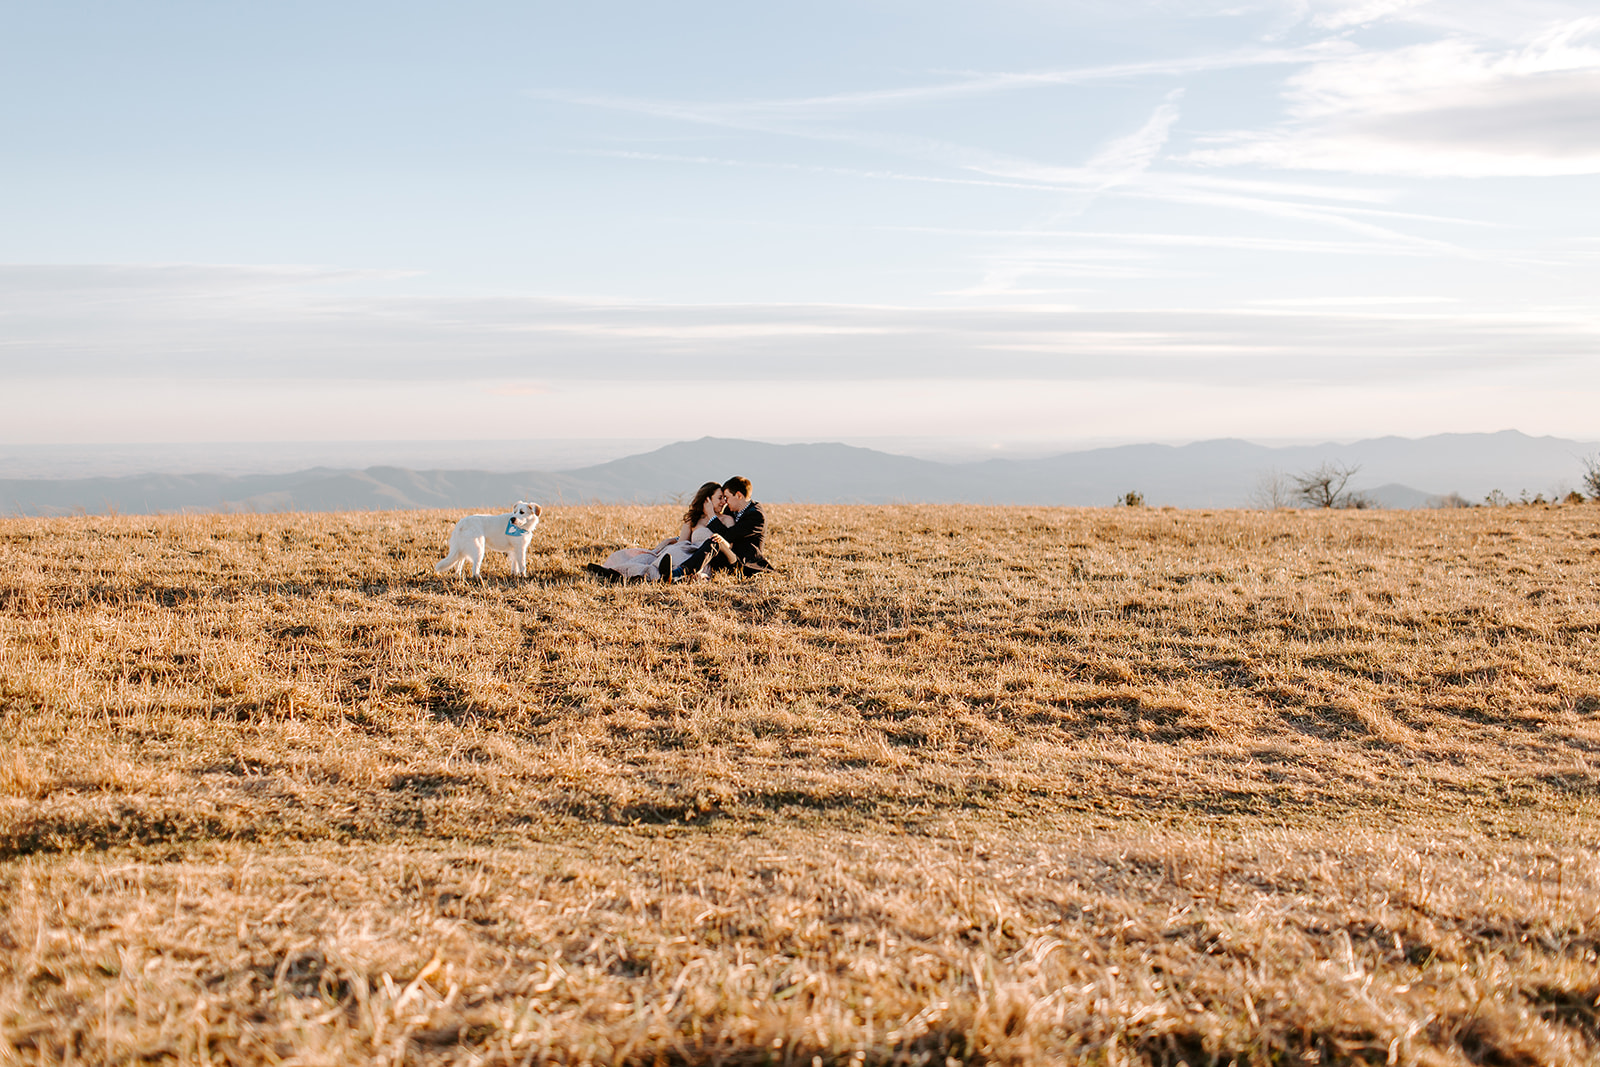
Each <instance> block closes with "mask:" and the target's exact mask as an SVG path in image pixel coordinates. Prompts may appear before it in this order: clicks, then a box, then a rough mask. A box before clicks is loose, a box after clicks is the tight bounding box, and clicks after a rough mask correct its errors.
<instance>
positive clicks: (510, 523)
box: [506, 516, 528, 537]
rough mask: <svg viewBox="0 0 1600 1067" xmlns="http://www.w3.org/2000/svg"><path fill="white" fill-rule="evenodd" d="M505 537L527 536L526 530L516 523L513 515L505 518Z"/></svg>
mask: <svg viewBox="0 0 1600 1067" xmlns="http://www.w3.org/2000/svg"><path fill="white" fill-rule="evenodd" d="M506 536H507V537H527V536H528V531H527V530H524V529H523V528H522V527H520V526H518V525H517V520H516V518H515V516H513V517H512V518H509V519H507V520H506Z"/></svg>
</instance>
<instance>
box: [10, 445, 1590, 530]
mask: <svg viewBox="0 0 1600 1067" xmlns="http://www.w3.org/2000/svg"><path fill="white" fill-rule="evenodd" d="M1596 448H1597V445H1596V444H1595V443H1586V442H1579V441H1573V440H1568V439H1564V438H1556V437H1548V436H1546V437H1532V436H1529V435H1527V434H1523V433H1521V432H1519V431H1516V430H1502V431H1499V432H1497V433H1484V434H1436V435H1433V436H1430V437H1423V438H1406V437H1397V436H1388V437H1380V438H1369V439H1365V440H1360V441H1354V442H1350V443H1348V444H1339V443H1334V442H1329V443H1326V444H1321V445H1287V446H1268V445H1258V444H1254V443H1252V442H1249V441H1243V440H1240V439H1237V438H1218V439H1215V440H1210V441H1197V442H1194V443H1192V444H1187V445H1162V444H1134V445H1117V446H1110V447H1104V448H1096V449H1086V450H1083V451H1078V452H1064V453H1060V454H1058V455H1055V456H1048V457H1043V458H1038V459H984V460H970V461H964V462H956V463H951V462H941V461H936V460H928V459H918V458H916V457H912V456H903V455H898V454H895V453H890V452H882V451H878V450H876V449H870V448H863V447H860V446H856V445H845V444H839V443H833V442H818V443H812V444H770V443H767V442H761V441H748V440H741V439H737V438H719V437H702V438H699V439H697V440H693V441H678V442H674V443H672V444H668V445H664V446H662V447H660V448H656V449H652V450H650V451H648V452H642V453H639V454H638V455H633V456H627V457H623V458H621V459H616V460H611V461H608V462H605V463H598V464H593V465H590V466H587V467H580V468H577V469H572V470H564V471H556V472H546V471H533V470H529V471H518V472H512V473H500V472H491V471H481V470H438V469H413V468H407V467H395V466H373V467H367V468H364V469H361V470H352V469H341V468H334V467H311V468H307V469H306V470H302V471H295V472H292V473H289V474H244V475H226V474H147V475H119V476H115V477H100V478H68V479H15V478H14V479H3V480H0V514H4V515H52V514H54V515H60V514H73V513H95V512H102V511H112V512H119V513H122V514H159V513H165V512H184V511H263V512H265V511H363V510H371V511H386V510H414V509H420V508H476V507H486V508H499V507H503V506H509V504H510V503H511V502H512V501H514V500H518V499H535V500H539V501H541V502H548V503H556V504H559V503H580V502H597V503H660V502H665V501H675V500H681V499H684V498H686V497H687V496H689V495H690V494H692V493H693V491H694V488H695V486H696V485H697V484H698V483H699V481H700V480H702V479H713V478H714V479H716V480H718V481H721V480H723V479H725V478H727V477H729V476H731V475H733V474H735V473H739V474H744V475H745V476H746V477H749V478H751V480H752V481H753V482H754V483H755V485H756V495H757V496H758V497H760V498H761V499H765V500H768V501H769V502H785V501H788V502H811V503H862V504H868V503H912V502H920V503H973V504H1034V505H1062V506H1093V505H1109V504H1113V503H1116V502H1117V501H1118V500H1120V499H1122V498H1123V496H1124V495H1125V494H1127V493H1129V492H1136V493H1139V494H1140V495H1142V496H1143V497H1144V499H1145V501H1146V502H1147V503H1148V504H1151V505H1174V506H1178V507H1242V506H1248V505H1250V504H1252V503H1259V502H1261V501H1260V500H1259V499H1253V498H1259V497H1261V496H1262V495H1263V490H1264V484H1263V479H1266V478H1270V477H1272V475H1273V473H1274V472H1276V474H1277V475H1278V480H1279V483H1280V486H1281V485H1282V484H1283V483H1284V481H1285V480H1286V479H1287V478H1288V477H1289V476H1292V475H1293V474H1295V473H1298V472H1302V471H1306V470H1311V469H1314V468H1315V467H1317V466H1318V465H1320V464H1321V463H1325V462H1331V463H1340V464H1344V465H1347V466H1357V467H1359V468H1360V469H1359V472H1358V474H1357V476H1356V477H1355V478H1352V480H1351V485H1350V488H1351V489H1353V490H1357V491H1361V492H1364V493H1365V494H1366V495H1368V496H1369V497H1370V498H1371V499H1372V500H1373V501H1374V502H1375V503H1377V504H1378V505H1379V506H1388V507H1416V506H1422V505H1424V504H1426V503H1427V502H1429V501H1430V500H1434V499H1437V498H1440V497H1443V496H1445V495H1446V494H1457V495H1458V496H1460V497H1464V498H1466V499H1468V500H1479V499H1482V498H1483V497H1484V496H1486V495H1487V494H1489V493H1490V492H1492V491H1495V490H1499V491H1501V492H1502V493H1505V494H1506V495H1508V496H1515V495H1517V494H1519V493H1521V494H1532V493H1540V494H1543V495H1545V496H1546V497H1552V496H1556V495H1560V494H1561V493H1563V492H1565V491H1566V490H1568V489H1571V488H1573V487H1575V486H1576V485H1577V484H1579V481H1580V479H1581V477H1582V472H1583V457H1584V456H1585V455H1589V454H1591V453H1593V452H1594V451H1595V449H1596Z"/></svg>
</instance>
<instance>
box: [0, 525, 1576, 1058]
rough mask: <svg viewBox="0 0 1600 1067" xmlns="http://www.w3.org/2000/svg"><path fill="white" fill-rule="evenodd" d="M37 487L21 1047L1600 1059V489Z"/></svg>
mask: <svg viewBox="0 0 1600 1067" xmlns="http://www.w3.org/2000/svg"><path fill="white" fill-rule="evenodd" d="M454 517H455V514H454V513H450V514H446V513H440V512H434V513H409V514H396V513H389V514H360V515H273V516H259V515H254V516H215V517H213V516H208V517H203V518H202V517H173V518H73V519H50V520H6V521H3V522H0V1063H55V1062H62V1061H88V1062H118V1063H122V1062H130V1063H131V1062H144V1061H151V1062H157V1061H167V1060H176V1061H179V1062H195V1063H200V1062H209V1063H227V1062H242V1063H269V1062H270V1063H276V1062H282V1061H289V1062H307V1063H312V1062H316V1063H324V1062H325V1063H335V1062H340V1063H344V1062H384V1063H396V1062H399V1061H401V1060H405V1061H407V1062H428V1063H432V1062H452V1063H453V1062H462V1063H466V1062H473V1063H481V1062H496V1063H540V1062H559V1063H574V1062H603V1063H613V1062H629V1063H641V1064H644V1063H690V1062H701V1061H708V1060H713V1059H720V1061H721V1062H724V1063H733V1064H742V1063H786V1064H787V1063H792V1064H801V1065H804V1064H813V1063H818V1062H820V1063H825V1064H846V1063H861V1062H869V1063H927V1064H940V1065H942V1064H947V1063H949V1062H951V1061H952V1060H953V1061H955V1062H999V1063H1011V1062H1021V1063H1033V1062H1041V1063H1042V1062H1064V1061H1065V1062H1084V1063H1095V1064H1112V1063H1117V1064H1120V1063H1159V1064H1176V1063H1178V1062H1180V1061H1182V1062H1186V1063H1188V1064H1190V1065H1191V1067H1197V1065H1199V1064H1202V1063H1212V1062H1228V1061H1229V1060H1237V1061H1238V1062H1241V1063H1245V1062H1253V1063H1263V1064H1265V1063H1275V1064H1276V1063H1313V1062H1316V1063H1348V1062H1363V1063H1401V1064H1410V1063H1423V1064H1453V1063H1504V1064H1544V1063H1548V1064H1558V1063H1571V1062H1578V1061H1589V1060H1594V1059H1595V1058H1596V1057H1597V1054H1600V1053H1597V1050H1600V1009H1597V1007H1596V1002H1597V997H1600V851H1597V847H1600V818H1597V811H1596V806H1595V801H1596V796H1597V785H1600V771H1597V770H1596V768H1595V767H1594V766H1593V764H1594V762H1595V761H1596V760H1597V759H1600V757H1597V751H1600V507H1595V506H1592V505H1587V506H1575V507H1565V508H1549V509H1544V508H1539V509H1533V508H1518V509H1500V510H1485V509H1479V510H1471V511H1456V512H1424V513H1393V512H1391V513H1382V512H1349V513H1323V514H1307V513H1276V514H1267V513H1250V512H1214V513H1205V512H1175V511H1153V510H1136V509H1120V510H1115V511H1112V510H1055V509H1041V508H976V507H883V508H827V507H793V508H778V509H774V515H773V516H772V517H773V523H772V534H771V536H772V538H773V546H772V549H773V550H772V551H771V552H770V553H769V555H770V556H771V557H772V558H773V560H774V562H775V563H777V564H778V565H779V566H780V567H781V568H782V573H781V574H778V575H773V576H768V577H766V578H763V579H759V580H754V581H733V580H728V579H720V580H718V581H714V582H711V583H706V584H703V585H676V586H670V587H662V586H643V585H630V586H606V585H600V584H596V583H594V582H592V581H591V580H590V579H588V578H586V577H585V576H584V575H583V574H582V567H583V564H584V563H586V562H589V561H593V560H598V559H600V558H603V557H604V555H605V554H606V553H607V552H609V551H610V550H611V549H612V548H614V547H616V546H618V545H621V544H625V543H628V542H630V541H635V542H647V543H648V542H653V541H654V540H655V539H656V538H657V537H659V536H660V534H661V532H662V531H663V530H665V529H666V528H668V527H670V526H671V525H672V524H673V523H674V522H675V521H676V520H675V516H674V515H673V514H672V509H649V508H622V507H614V508H560V509H549V510H547V513H546V522H545V524H544V525H543V526H542V527H541V528H540V530H539V531H538V532H537V534H536V535H535V538H536V542H535V547H534V553H533V554H534V556H535V557H536V560H535V561H533V562H532V565H531V567H530V577H529V578H528V579H527V580H520V579H515V578H512V577H511V576H510V574H509V568H508V567H507V566H506V565H505V562H504V560H503V559H502V558H494V559H491V561H490V562H489V563H488V564H487V565H486V572H487V573H486V579H485V580H484V581H483V582H482V583H479V582H475V581H472V580H470V579H465V580H463V579H459V578H446V579H441V578H439V577H436V576H435V575H434V574H433V571H432V568H431V564H432V562H433V561H434V560H436V559H438V558H439V557H440V556H442V555H443V552H444V544H445V540H446V537H447V534H448V530H449V527H450V523H451V521H452V520H453V518H454Z"/></svg>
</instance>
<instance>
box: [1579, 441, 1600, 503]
mask: <svg viewBox="0 0 1600 1067" xmlns="http://www.w3.org/2000/svg"><path fill="white" fill-rule="evenodd" d="M1582 462H1583V489H1584V492H1586V493H1588V494H1589V499H1590V500H1595V501H1600V453H1596V454H1595V455H1593V456H1584V457H1583V460H1582Z"/></svg>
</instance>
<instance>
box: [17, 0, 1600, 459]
mask: <svg viewBox="0 0 1600 1067" xmlns="http://www.w3.org/2000/svg"><path fill="white" fill-rule="evenodd" d="M4 11H5V20H4V25H5V32H4V33H3V35H0V391H3V393H4V395H5V402H4V404H3V409H4V415H3V417H0V443H10V444H48V443H61V442H107V443H117V442H123V443H127V442H155V441H161V442H165V441H182V442H221V441H232V442H238V441H260V442H271V441H359V440H391V439H407V440H441V441H443V440H450V441H461V440H483V441H495V440H508V439H535V438H537V439H562V438H573V439H580V438H629V439H642V438H660V439H663V440H673V439H684V438H694V437H700V436H704V435H707V434H711V435H716V436H739V437H752V438H758V439H764V440H863V439H868V438H870V439H874V440H882V439H889V438H894V437H897V436H903V437H906V438H908V439H909V438H921V439H943V440H950V441H971V442H975V443H988V444H989V445H990V446H993V447H1000V446H1002V445H1006V446H1010V445H1016V444H1018V443H1019V442H1020V443H1028V442H1033V443H1038V442H1060V443H1063V444H1070V443H1074V442H1078V443H1096V444H1103V443H1110V442H1118V441H1187V440H1198V439H1206V438H1215V437H1244V438H1249V439H1253V440H1260V441H1285V440H1310V439H1354V438H1357V437H1362V436H1372V435H1378V434H1399V435H1403V436H1421V435H1425V434H1430V433H1437V432H1472V431H1494V430H1501V429H1507V428H1515V429H1520V430H1522V431H1524V432H1527V433H1532V434H1554V435H1558V436H1567V437H1576V438H1581V439H1592V438H1594V437H1596V436H1600V420H1597V419H1596V416H1595V412H1597V411H1600V302H1597V298H1596V294H1597V293H1600V210H1597V209H1596V206H1595V205H1596V204H1597V203H1600V195H1597V194H1600V183H1597V175H1600V13H1597V12H1596V9H1595V6H1594V3H1593V0H1586V2H1584V3H1569V2H1547V0H1519V3H1517V4H1515V5H1511V4H1506V3H1504V0H1483V2H1480V0H1434V2H1428V0H1259V2H1251V0H1242V2H1216V3H1211V2H1198V0H1197V2H1183V0H1150V2H1145V0H1117V2H1115V3H1112V2H1105V3H1102V2H1099V0H1083V2H1073V3H1064V2H1044V0H985V2H984V3H981V4H980V3H947V2H941V0H916V2H914V3H913V2H910V0H906V2H899V0H848V2H843V3H834V2H830V0H820V2H817V0H814V2H811V3H807V4H804V5H768V4H749V3H687V4H673V5H667V4H661V3H639V2H632V0H618V2H613V3H606V4H570V3H562V4H555V3H540V2H504V3H500V2H482V0H458V2H455V3H450V4H445V3H422V2H408V0H383V2H381V3H378V2H367V0H341V2H339V3H334V4H330V3H326V2H325V0H318V2H296V0H281V2H275V3H272V4H245V3H239V2H231V0H221V2H219V0H203V2H199V0H196V2H171V0H147V2H144V3H140V4H124V3H110V2H106V3H90V2H83V0H58V2H55V3H51V4H29V3H23V2H21V0H13V2H11V3H8V4H5V5H4Z"/></svg>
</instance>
